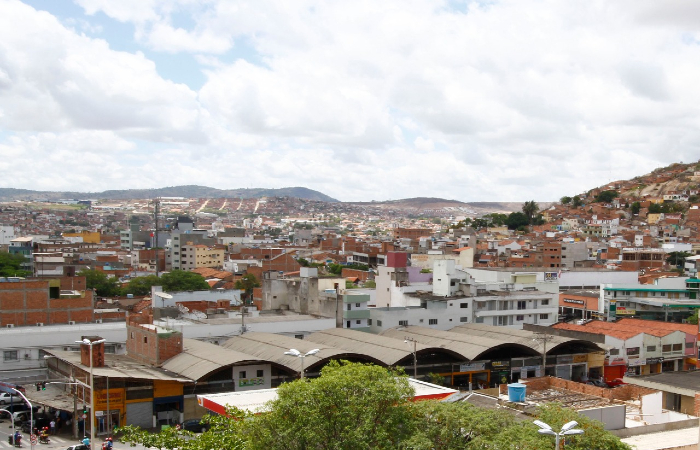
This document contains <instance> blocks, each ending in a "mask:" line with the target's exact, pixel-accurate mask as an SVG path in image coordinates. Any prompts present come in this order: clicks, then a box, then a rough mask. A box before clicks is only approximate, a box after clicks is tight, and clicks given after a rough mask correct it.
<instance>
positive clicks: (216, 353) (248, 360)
mask: <svg viewBox="0 0 700 450" xmlns="http://www.w3.org/2000/svg"><path fill="white" fill-rule="evenodd" d="M183 346H184V350H183V352H182V353H180V354H179V355H176V356H173V357H172V358H170V359H169V360H167V361H166V362H165V363H164V364H163V368H164V369H166V370H170V371H171V372H175V373H178V374H180V375H182V376H186V377H188V378H191V379H193V380H199V379H201V378H203V377H204V376H206V375H208V374H210V373H211V372H213V371H215V370H218V369H221V368H222V367H226V366H229V365H236V364H243V363H245V364H264V363H265V362H266V361H261V360H260V359H258V358H256V357H255V356H251V355H248V354H245V353H241V352H237V351H235V350H231V349H228V348H222V347H220V346H218V345H215V344H210V343H209V342H202V341H197V340H195V339H184V340H183Z"/></svg>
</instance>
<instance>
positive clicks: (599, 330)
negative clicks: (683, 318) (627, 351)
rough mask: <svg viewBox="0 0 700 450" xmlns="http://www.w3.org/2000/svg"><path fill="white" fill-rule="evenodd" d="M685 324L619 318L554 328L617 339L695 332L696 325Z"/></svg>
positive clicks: (560, 325)
mask: <svg viewBox="0 0 700 450" xmlns="http://www.w3.org/2000/svg"><path fill="white" fill-rule="evenodd" d="M688 327H689V326H688V325H687V324H679V323H674V322H659V321H653V320H642V319H627V318H625V319H621V320H619V321H617V322H603V321H602V320H594V321H592V322H588V323H586V324H584V325H575V324H571V323H558V324H555V325H554V328H559V329H563V330H572V331H584V332H587V333H596V334H604V335H607V336H612V337H616V338H618V339H624V340H626V339H629V338H631V337H634V336H637V335H638V334H640V333H646V334H649V335H652V336H657V337H663V336H667V335H669V334H671V333H673V332H676V331H682V332H684V333H688V332H690V333H691V334H693V333H697V326H694V325H690V327H692V328H694V330H693V331H686V330H689V328H688Z"/></svg>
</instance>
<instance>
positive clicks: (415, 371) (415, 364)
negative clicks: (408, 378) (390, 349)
mask: <svg viewBox="0 0 700 450" xmlns="http://www.w3.org/2000/svg"><path fill="white" fill-rule="evenodd" d="M403 341H404V342H405V343H407V344H408V343H409V342H413V378H415V379H418V355H417V354H416V345H417V344H418V341H416V340H415V339H413V338H412V337H406V338H404V340H403Z"/></svg>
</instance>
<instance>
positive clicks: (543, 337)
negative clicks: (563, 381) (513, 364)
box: [533, 331, 554, 376]
mask: <svg viewBox="0 0 700 450" xmlns="http://www.w3.org/2000/svg"><path fill="white" fill-rule="evenodd" d="M553 340H554V336H553V335H551V334H547V332H545V331H542V332H538V333H535V338H534V339H533V341H535V342H539V343H540V344H542V376H545V375H546V374H547V373H546V372H547V342H551V341H553Z"/></svg>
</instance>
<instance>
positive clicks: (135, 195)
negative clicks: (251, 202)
mask: <svg viewBox="0 0 700 450" xmlns="http://www.w3.org/2000/svg"><path fill="white" fill-rule="evenodd" d="M155 197H186V198H260V197H294V198H301V199H305V200H317V201H323V202H337V201H338V200H336V199H334V198H332V197H329V196H327V195H325V194H322V193H321V192H318V191H314V190H312V189H307V188H304V187H286V188H281V189H265V188H255V189H226V190H224V189H216V188H210V187H206V186H195V185H190V186H172V187H165V188H160V189H127V190H110V191H104V192H52V191H31V190H27V189H13V188H0V201H12V200H59V199H100V200H118V199H146V198H155Z"/></svg>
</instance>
